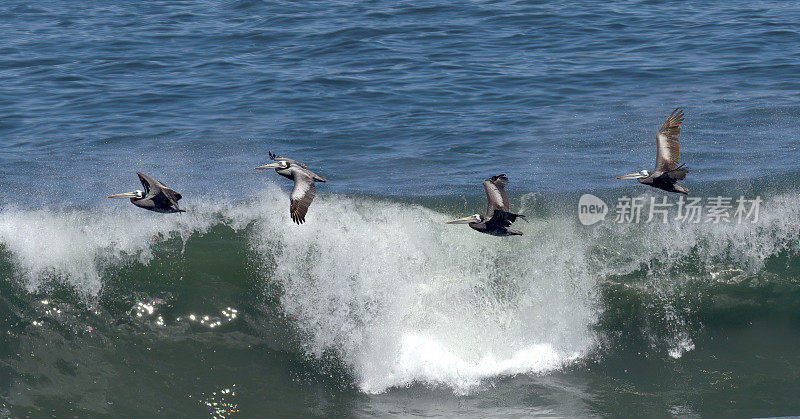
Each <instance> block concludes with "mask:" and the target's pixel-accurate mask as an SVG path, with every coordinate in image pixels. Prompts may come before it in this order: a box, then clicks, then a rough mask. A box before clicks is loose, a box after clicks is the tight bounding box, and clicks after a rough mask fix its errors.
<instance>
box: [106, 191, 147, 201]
mask: <svg viewBox="0 0 800 419" xmlns="http://www.w3.org/2000/svg"><path fill="white" fill-rule="evenodd" d="M108 197H109V198H131V199H142V198H144V191H140V190H138V189H137V190H135V191H133V192H125V193H121V194H116V195H109V196H108Z"/></svg>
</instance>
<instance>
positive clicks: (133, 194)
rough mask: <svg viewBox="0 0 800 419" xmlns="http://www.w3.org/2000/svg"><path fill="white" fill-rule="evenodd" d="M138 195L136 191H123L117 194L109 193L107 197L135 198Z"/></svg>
mask: <svg viewBox="0 0 800 419" xmlns="http://www.w3.org/2000/svg"><path fill="white" fill-rule="evenodd" d="M137 196H138V195H137V194H136V192H125V193H121V194H117V195H109V196H108V197H109V198H136V197H137Z"/></svg>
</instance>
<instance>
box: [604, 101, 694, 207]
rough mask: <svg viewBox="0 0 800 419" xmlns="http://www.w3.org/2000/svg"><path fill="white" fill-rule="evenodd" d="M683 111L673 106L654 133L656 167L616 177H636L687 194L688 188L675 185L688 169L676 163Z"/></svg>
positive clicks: (656, 185) (641, 180)
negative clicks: (656, 132)
mask: <svg viewBox="0 0 800 419" xmlns="http://www.w3.org/2000/svg"><path fill="white" fill-rule="evenodd" d="M682 122H683V111H682V110H681V109H680V108H675V110H674V111H672V113H671V114H669V117H668V118H667V120H666V121H664V123H663V124H661V128H660V129H659V130H658V134H656V168H655V169H654V170H653V171H652V172H649V171H647V170H642V171H641V172H639V173H631V174H629V175H625V176H620V177H618V178H617V179H638V180H639V183H643V184H645V185H649V186H652V187H654V188H658V189H663V190H665V191H667V192H677V193H682V194H686V195H688V194H689V190H688V189H686V188H684V187H683V186H679V185H676V184H675V183H676V182H677V181H679V180H683V179H686V173H687V172H689V169H688V168H686V167H685V165H684V164H682V165H680V166H679V165H678V134H680V132H681V123H682Z"/></svg>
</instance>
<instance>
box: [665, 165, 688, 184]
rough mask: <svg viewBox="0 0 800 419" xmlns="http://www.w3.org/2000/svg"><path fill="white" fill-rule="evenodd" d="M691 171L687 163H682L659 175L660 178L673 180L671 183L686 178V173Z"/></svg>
mask: <svg viewBox="0 0 800 419" xmlns="http://www.w3.org/2000/svg"><path fill="white" fill-rule="evenodd" d="M689 171H690V170H689V168H688V167H686V165H685V164H682V165H680V166H678V167H676V168H674V169H672V170H670V171H669V172H664V174H662V175H661V176H659V178H661V179H663V180H668V181H671V183H675V182H676V181H679V180H684V179H686V174H687V173H689Z"/></svg>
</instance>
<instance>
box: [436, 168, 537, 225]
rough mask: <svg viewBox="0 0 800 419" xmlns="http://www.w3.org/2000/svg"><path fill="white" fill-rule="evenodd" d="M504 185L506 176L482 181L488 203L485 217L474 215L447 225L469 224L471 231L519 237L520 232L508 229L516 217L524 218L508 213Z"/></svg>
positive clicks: (506, 181) (506, 182) (449, 222)
mask: <svg viewBox="0 0 800 419" xmlns="http://www.w3.org/2000/svg"><path fill="white" fill-rule="evenodd" d="M506 184H508V178H507V177H506V175H497V176H492V177H490V178H489V179H486V180H484V181H483V189H485V190H486V199H487V200H488V201H489V202H488V205H487V207H486V215H480V214H475V215H471V216H469V217H464V218H459V219H457V220H453V221H448V222H447V224H469V226H470V227H472V229H473V230H477V231H480V232H481V233H486V234H491V235H493V236H521V235H522V232H521V231H517V230H512V229H510V228H509V227H511V223H513V222H514V221H516V220H517V218H518V217H519V218H525V216H524V215H521V214H514V213H511V212H509V210H508V195H506Z"/></svg>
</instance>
